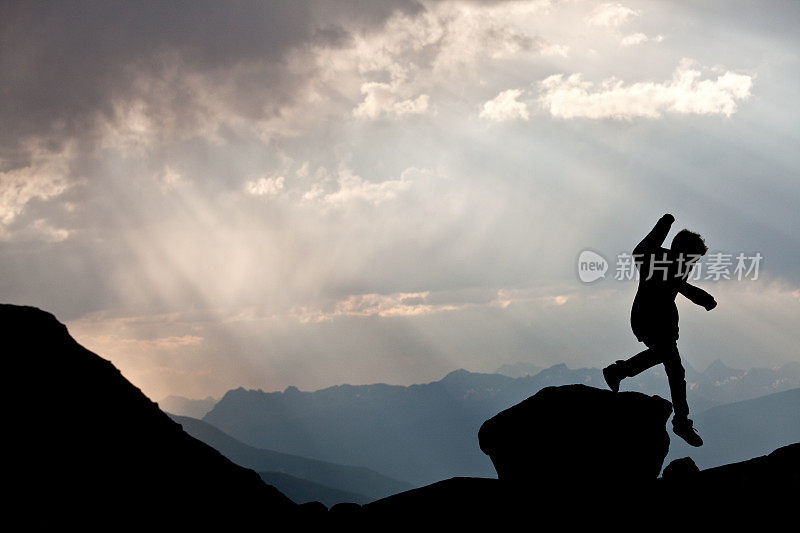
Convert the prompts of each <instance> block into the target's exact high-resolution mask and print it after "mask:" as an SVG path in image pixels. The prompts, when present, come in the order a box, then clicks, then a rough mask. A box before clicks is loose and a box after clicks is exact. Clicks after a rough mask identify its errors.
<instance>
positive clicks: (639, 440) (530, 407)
mask: <svg viewBox="0 0 800 533" xmlns="http://www.w3.org/2000/svg"><path fill="white" fill-rule="evenodd" d="M671 412H672V405H671V404H670V403H669V402H668V401H667V400H664V399H663V398H660V397H658V396H647V395H644V394H641V393H638V392H622V393H617V394H615V393H613V392H611V391H608V390H600V389H596V388H593V387H587V386H585V385H565V386H561V387H547V388H545V389H542V390H541V391H539V392H537V393H536V394H534V395H533V396H531V397H530V398H528V399H527V400H524V401H523V402H521V403H519V404H517V405H515V406H513V407H510V408H509V409H506V410H505V411H502V412H501V413H499V414H497V415H496V416H494V417H492V418H491V419H489V420H487V421H486V422H485V423H484V424H483V425H482V426H481V429H480V431H479V433H478V440H479V443H480V447H481V450H483V452H484V453H486V454H487V455H488V456H489V457H490V458H491V459H492V462H493V463H494V466H495V469H496V470H497V475H498V477H499V478H500V480H503V481H512V482H518V483H536V484H553V483H557V484H578V485H586V484H596V483H599V484H606V485H608V484H614V485H630V484H638V483H642V482H646V481H652V480H654V479H656V477H658V474H659V472H660V471H661V467H662V465H663V462H664V457H666V455H667V451H668V450H669V436H668V434H667V431H666V427H665V425H666V422H667V419H668V418H669V416H670V413H671Z"/></svg>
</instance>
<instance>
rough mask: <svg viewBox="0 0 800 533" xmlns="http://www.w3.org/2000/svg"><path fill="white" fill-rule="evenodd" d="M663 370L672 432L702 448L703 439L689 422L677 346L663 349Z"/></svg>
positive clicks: (684, 373) (683, 378)
mask: <svg viewBox="0 0 800 533" xmlns="http://www.w3.org/2000/svg"><path fill="white" fill-rule="evenodd" d="M664 353H665V354H667V355H666V356H665V357H664V370H666V372H667V379H668V380H669V390H670V394H671V395H672V409H673V411H674V412H675V416H673V417H672V431H674V432H675V434H676V435H677V436H679V437H680V438H682V439H683V440H685V441H686V442H687V443H688V444H690V445H692V446H702V445H703V439H701V438H700V435H698V434H697V430H695V429H694V425H693V424H692V421H691V420H689V404H688V403H687V401H686V371H685V370H684V368H683V365H682V364H681V356H680V354H679V353H678V346H677V345H676V344H674V343H673V344H672V345H670V346H665V347H664Z"/></svg>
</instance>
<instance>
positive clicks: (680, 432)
mask: <svg viewBox="0 0 800 533" xmlns="http://www.w3.org/2000/svg"><path fill="white" fill-rule="evenodd" d="M672 432H673V433H675V434H676V435H677V436H679V437H680V438H682V439H683V440H685V441H686V442H687V444H689V445H690V446H694V447H695V448H697V447H699V446H702V445H703V439H701V438H700V435H698V434H697V430H696V429H694V427H693V425H692V421H691V420H689V419H686V420H684V421H679V422H677V423H676V422H675V421H674V420H673V421H672Z"/></svg>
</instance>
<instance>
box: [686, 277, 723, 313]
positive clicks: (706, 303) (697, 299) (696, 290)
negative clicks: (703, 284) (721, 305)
mask: <svg viewBox="0 0 800 533" xmlns="http://www.w3.org/2000/svg"><path fill="white" fill-rule="evenodd" d="M678 292H679V293H681V294H683V295H684V296H686V297H687V298H688V299H689V300H691V301H692V302H693V303H696V304H697V305H699V306H701V307H705V308H706V311H711V310H712V309H714V308H715V307H716V306H717V301H716V300H715V299H714V297H713V296H711V295H710V294H708V293H707V292H706V291H704V290H703V289H701V288H700V287H695V286H694V285H690V284H689V283H687V282H686V281H681V283H680V285H678Z"/></svg>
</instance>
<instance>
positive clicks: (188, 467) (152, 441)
mask: <svg viewBox="0 0 800 533" xmlns="http://www.w3.org/2000/svg"><path fill="white" fill-rule="evenodd" d="M0 339H2V346H3V352H2V353H3V359H4V363H5V364H6V370H5V372H4V375H5V376H6V378H7V383H8V384H9V386H10V391H9V392H10V394H8V395H7V396H6V397H7V398H10V399H11V401H10V402H8V403H7V404H6V424H8V420H9V418H10V421H11V423H10V426H9V425H6V427H5V430H6V432H7V435H9V438H7V439H6V441H7V442H10V443H11V450H10V451H8V450H7V451H6V453H7V454H8V455H7V456H6V458H7V459H10V460H11V462H12V467H13V470H12V473H11V476H9V477H6V478H5V479H6V481H7V483H8V485H7V486H10V487H11V489H12V494H13V498H14V501H13V502H12V506H11V509H13V510H14V511H15V512H17V513H20V514H21V518H22V519H23V523H24V524H27V525H28V526H34V525H43V524H50V525H57V526H65V525H67V524H71V525H79V526H82V527H107V528H108V529H109V530H115V529H124V528H126V527H128V526H132V525H140V526H142V525H145V524H147V525H151V526H152V525H158V526H160V527H164V526H168V525H172V526H175V525H178V524H180V525H181V526H184V527H191V526H200V525H204V526H208V525H209V524H228V525H237V524H238V525H251V524H256V523H264V522H265V521H270V520H278V519H281V518H285V517H288V516H290V515H294V514H295V513H296V509H297V507H296V506H295V504H294V503H293V502H291V501H290V500H289V499H288V498H286V497H285V496H284V495H283V494H281V493H280V492H278V491H277V490H276V489H275V488H274V487H271V486H269V485H267V484H265V483H264V482H263V481H262V480H261V478H260V477H259V476H258V474H256V473H255V472H253V471H251V470H247V469H245V468H242V467H240V466H237V465H235V464H234V463H232V462H231V461H229V460H228V459H226V458H225V457H223V456H222V455H221V454H220V453H219V452H217V451H216V450H214V449H213V448H211V447H209V446H207V445H206V444H204V443H202V442H200V441H198V440H196V439H194V438H193V437H191V436H189V435H188V434H186V433H185V432H184V431H183V430H182V429H181V427H180V425H178V424H177V423H175V422H174V421H172V420H171V419H170V418H169V417H168V416H167V415H166V414H165V413H163V412H162V411H160V410H159V409H158V406H157V405H156V404H155V403H153V402H152V401H150V400H149V399H148V398H147V397H146V396H145V395H144V394H143V393H142V392H141V391H140V390H139V389H138V388H136V387H135V386H133V385H132V384H131V383H130V382H129V381H127V380H126V379H125V378H124V377H123V376H122V375H121V374H120V372H119V371H118V370H117V369H116V368H115V367H114V366H113V365H112V364H111V363H110V362H108V361H106V360H105V359H102V358H101V357H99V356H97V355H95V354H94V353H92V352H90V351H88V350H86V349H85V348H83V347H82V346H80V345H79V344H78V343H77V342H75V340H74V339H72V337H70V336H69V334H68V332H67V329H66V327H65V326H64V325H63V324H60V323H59V322H58V321H57V320H56V319H55V318H54V317H53V316H52V315H50V314H49V313H45V312H43V311H40V310H38V309H35V308H31V307H18V306H12V305H0ZM53 406H55V408H54V407H53ZM9 413H10V417H9V416H8V415H9Z"/></svg>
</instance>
